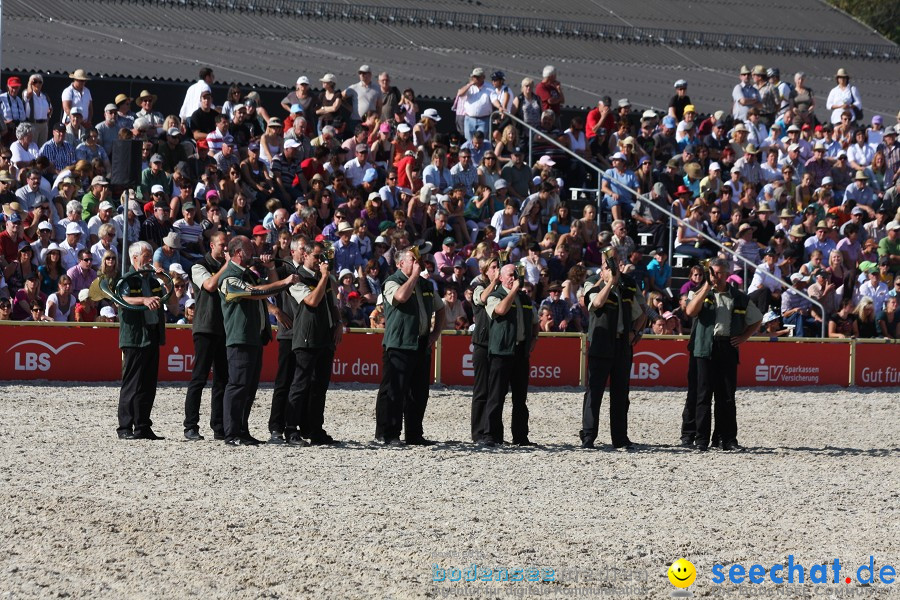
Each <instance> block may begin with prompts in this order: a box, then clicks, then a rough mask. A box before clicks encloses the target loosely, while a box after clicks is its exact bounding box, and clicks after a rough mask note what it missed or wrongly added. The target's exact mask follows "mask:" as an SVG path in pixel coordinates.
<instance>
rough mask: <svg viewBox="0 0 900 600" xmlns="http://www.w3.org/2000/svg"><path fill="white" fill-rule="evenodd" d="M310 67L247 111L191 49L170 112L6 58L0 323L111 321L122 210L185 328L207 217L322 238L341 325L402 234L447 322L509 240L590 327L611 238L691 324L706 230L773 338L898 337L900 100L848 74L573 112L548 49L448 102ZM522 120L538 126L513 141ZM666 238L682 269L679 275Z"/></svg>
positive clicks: (368, 320)
mask: <svg viewBox="0 0 900 600" xmlns="http://www.w3.org/2000/svg"><path fill="white" fill-rule="evenodd" d="M309 75H312V74H309ZM309 75H303V76H301V77H299V78H298V79H297V82H296V87H295V89H294V90H291V91H290V92H289V93H288V94H287V95H286V96H285V97H284V99H283V100H282V101H281V103H280V105H279V106H263V105H262V104H261V102H260V98H259V95H258V94H257V93H255V92H252V91H250V92H249V93H247V91H246V90H242V89H241V88H240V87H239V86H232V87H231V88H230V89H229V90H228V93H227V97H219V98H216V97H214V96H215V95H214V93H213V89H212V87H211V84H213V82H214V81H215V75H214V73H213V71H212V69H209V68H205V69H202V70H201V72H200V77H199V79H198V81H197V82H196V83H194V84H193V85H191V86H190V88H189V89H188V90H187V93H186V95H185V98H184V102H183V105H182V107H181V110H180V111H179V114H177V115H176V114H172V115H163V114H161V113H159V112H157V111H156V110H154V104H155V103H156V101H157V97H156V95H154V94H153V93H152V92H151V91H149V90H145V91H143V92H141V94H140V95H139V96H138V97H137V98H135V99H133V98H130V97H128V96H127V95H126V94H118V95H117V96H115V97H114V98H104V99H98V102H96V103H95V102H94V99H93V97H92V95H91V92H90V77H89V76H88V74H86V73H85V72H84V71H82V70H80V69H79V70H76V71H75V72H73V73H71V75H70V78H71V85H70V86H69V87H67V88H66V89H65V90H64V92H63V93H62V96H61V98H50V97H47V95H46V94H44V93H42V85H43V81H42V78H41V76H40V75H39V74H35V75H32V76H31V77H29V78H28V79H27V82H23V80H22V78H19V77H16V76H13V77H9V78H8V80H7V81H6V92H5V93H3V94H2V95H0V114H2V121H3V123H2V125H0V132H2V146H0V204H2V209H3V223H2V229H3V231H2V233H0V320H14V321H15V320H18V321H28V320H35V321H42V320H53V321H80V322H93V321H115V320H116V309H115V305H114V304H113V303H111V302H110V301H109V300H108V299H106V298H104V297H103V295H102V294H97V293H96V281H95V280H97V281H99V279H98V278H108V279H110V280H115V279H116V277H117V276H118V273H119V272H120V270H121V267H120V265H119V264H118V263H119V261H120V260H122V259H123V258H124V257H122V256H121V251H120V245H121V239H122V236H123V233H124V232H125V230H126V229H127V238H128V240H129V241H134V240H138V239H140V240H145V241H147V242H149V243H150V244H151V245H152V247H153V248H154V255H153V262H154V265H155V266H156V267H158V268H161V269H164V270H166V271H168V273H169V274H170V275H171V276H172V280H173V282H174V290H173V293H172V295H171V296H170V298H169V300H168V302H167V305H166V310H167V315H168V320H169V321H170V322H172V323H191V321H192V318H193V300H192V295H193V293H194V291H193V290H192V286H191V285H190V279H189V275H188V274H189V273H190V272H191V266H192V265H193V263H194V262H195V261H197V260H198V259H199V258H200V257H202V256H203V254H204V253H205V252H207V251H208V250H209V246H208V243H207V241H208V239H209V237H210V236H211V235H212V234H214V233H216V232H220V231H224V232H227V233H233V234H243V235H247V236H249V237H250V238H251V239H252V241H253V244H254V248H255V250H256V251H257V252H258V253H259V254H268V253H272V254H274V255H276V256H278V257H280V258H284V259H287V260H290V243H291V240H292V239H293V238H294V237H295V236H298V235H302V236H305V237H307V238H309V239H325V240H329V241H331V242H333V249H334V262H335V264H334V273H335V274H336V276H337V279H338V282H339V284H340V287H339V293H338V302H339V304H340V309H341V312H342V315H343V318H344V321H345V325H346V326H348V327H374V328H378V327H383V324H384V315H383V310H382V308H381V307H380V293H381V290H382V282H383V281H384V279H385V277H387V276H388V275H390V274H391V273H392V272H393V271H394V270H395V268H396V267H395V263H394V257H395V256H396V255H397V253H398V251H400V250H402V249H403V248H406V247H408V246H410V245H413V244H414V245H417V246H418V247H419V249H420V252H421V254H422V255H423V256H424V257H425V261H426V270H425V271H424V272H423V275H422V276H423V277H425V278H427V279H429V280H430V281H431V282H432V284H433V286H434V288H435V291H436V293H439V294H440V295H441V297H442V298H443V300H444V304H445V307H446V311H447V323H448V325H449V324H452V326H453V327H454V328H456V329H458V330H467V329H469V327H470V326H471V325H472V307H471V300H472V298H471V296H472V292H471V289H470V282H471V281H472V279H473V278H474V277H476V276H477V275H478V274H479V261H480V260H481V259H484V258H487V257H491V256H493V255H496V254H498V253H500V255H501V256H502V259H503V261H508V262H513V263H520V264H522V265H524V267H525V275H524V277H525V289H526V290H527V291H528V293H529V294H530V295H531V296H532V297H533V298H534V299H535V300H536V305H538V306H539V307H540V308H539V319H540V327H541V329H542V330H543V331H570V332H581V331H585V330H586V327H587V313H586V310H585V307H584V301H583V298H582V288H583V284H584V282H585V280H586V279H587V278H588V277H589V276H591V275H592V274H593V273H595V272H596V271H597V270H598V268H599V266H600V264H601V262H602V261H603V260H604V251H606V250H607V249H609V248H612V249H614V250H615V256H616V257H617V260H618V262H619V265H620V269H622V270H623V271H626V272H630V273H631V274H632V275H633V276H634V277H635V278H636V280H637V281H638V282H639V284H640V286H641V288H642V291H643V293H644V294H645V296H646V298H647V306H648V311H649V312H650V320H649V328H648V331H647V332H648V333H654V334H678V333H688V332H689V331H690V327H691V322H690V321H691V320H690V319H689V318H687V317H686V315H685V301H686V298H687V295H688V294H689V293H690V292H691V291H692V290H693V289H696V288H697V287H698V286H699V284H700V282H702V281H703V278H704V277H705V270H704V267H703V264H702V261H703V259H707V258H712V257H715V256H717V255H719V254H720V253H721V252H722V251H721V250H720V248H719V247H718V246H716V245H715V244H713V243H711V242H710V241H709V238H712V239H715V240H717V241H719V242H720V243H722V244H723V245H725V246H727V247H730V248H732V249H734V251H735V252H736V253H737V254H738V255H739V256H741V257H743V258H745V259H747V260H749V261H750V262H751V263H752V264H753V265H755V267H748V266H746V265H745V263H744V262H743V261H740V260H738V259H734V260H735V262H734V266H735V272H734V275H733V276H732V277H733V281H734V282H735V284H736V285H738V286H741V287H743V288H745V289H746V290H747V291H748V292H749V294H750V296H751V298H752V300H753V302H754V303H756V304H757V306H758V307H759V308H760V310H761V311H762V312H763V313H764V314H765V315H766V317H765V320H764V322H765V325H764V328H765V330H766V332H767V335H772V336H779V335H789V334H792V335H802V336H818V335H820V331H821V328H822V323H823V322H824V323H825V324H826V327H825V330H826V335H828V336H830V337H850V336H858V337H886V338H896V337H898V335H900V329H898V324H900V311H898V306H897V303H898V293H900V220H898V219H900V215H898V207H900V201H898V189H897V187H896V184H897V180H898V177H900V142H898V140H897V133H898V130H900V114H898V115H897V123H895V124H892V125H890V124H887V123H885V122H884V121H885V120H884V119H883V118H882V116H880V115H875V116H871V117H866V116H864V111H863V101H864V90H862V91H861V90H859V89H858V88H857V87H856V86H855V85H854V84H853V83H852V80H851V77H850V74H849V73H847V72H846V71H845V70H844V69H840V70H838V72H837V73H836V76H835V85H834V88H833V89H831V90H830V91H827V93H826V92H825V91H824V90H812V89H810V88H809V87H808V86H807V84H806V80H805V76H804V74H803V73H797V74H796V75H795V76H794V77H793V84H791V83H789V82H786V81H783V80H782V79H781V77H780V73H779V71H778V69H777V68H768V69H767V68H765V67H763V66H761V65H757V66H755V67H753V68H748V67H741V68H740V69H739V71H738V73H737V74H736V77H737V79H738V81H737V82H736V84H735V87H734V92H733V95H732V98H722V99H721V102H720V103H719V104H718V105H716V106H698V105H696V104H695V103H694V102H692V100H691V98H690V95H689V82H687V81H685V80H683V79H679V80H678V81H676V82H674V92H673V94H672V96H671V99H670V100H669V102H668V111H667V112H666V113H663V114H660V113H658V112H656V111H653V110H646V111H636V110H634V109H633V107H632V106H631V103H630V102H629V101H628V100H627V99H618V100H616V101H614V100H613V99H612V98H611V97H610V96H607V95H604V96H602V97H601V98H600V100H599V101H598V103H597V106H596V108H593V109H592V110H590V111H588V112H587V113H586V114H575V115H573V116H567V117H563V112H564V108H565V94H564V89H565V86H564V84H563V83H561V76H558V74H557V71H556V69H555V68H554V67H551V66H548V67H546V68H545V69H544V71H543V73H542V77H541V78H540V79H531V78H525V79H523V80H522V81H521V82H515V83H513V82H509V83H508V82H507V81H506V77H505V75H504V73H502V72H500V71H496V72H494V73H492V74H486V73H485V71H484V70H483V69H481V68H475V69H474V70H472V72H471V74H470V76H469V78H468V79H467V80H466V81H465V82H464V83H463V82H461V84H462V85H461V87H459V88H458V89H457V90H453V91H454V92H455V95H456V99H455V102H454V103H453V107H452V110H453V113H452V114H444V115H441V114H440V113H439V112H438V111H437V110H436V109H434V108H429V109H426V110H420V107H419V104H418V103H417V99H416V95H415V92H414V91H413V90H412V89H408V88H407V89H402V90H401V89H400V88H399V87H397V86H395V85H394V83H393V82H392V80H391V76H390V75H389V74H388V73H387V72H382V73H380V74H377V75H376V74H375V73H374V72H373V70H372V69H371V68H370V67H369V66H368V65H363V66H361V67H360V68H359V72H358V81H356V82H349V81H348V82H338V80H337V78H336V77H335V76H334V75H333V74H330V73H327V74H324V75H323V76H322V77H321V78H319V80H318V82H317V85H315V86H314V83H313V82H312V81H311V80H310V77H309ZM340 83H343V84H344V85H345V87H344V88H343V89H341V85H340ZM23 88H24V89H23ZM135 104H136V105H137V106H135ZM101 107H102V110H101ZM566 113H567V114H568V111H566ZM510 116H512V117H515V119H513V118H510ZM442 121H443V122H442ZM520 121H521V122H524V123H527V124H528V125H529V126H531V127H533V128H534V129H535V130H536V131H537V132H539V133H538V134H537V135H535V136H534V137H533V138H532V139H531V141H530V143H529V130H527V129H526V128H525V127H522V126H521V125H520V123H519V122H520ZM131 139H133V140H140V142H141V144H142V156H141V160H142V168H143V171H142V173H141V176H140V185H139V186H137V188H136V189H125V188H123V187H121V186H116V185H112V183H111V181H110V175H111V166H112V162H113V161H114V160H115V157H114V149H115V147H116V144H115V142H116V141H117V140H131ZM549 140H553V141H555V142H558V143H559V144H561V145H562V146H564V147H565V148H568V149H569V150H571V151H572V152H574V153H575V155H577V156H578V157H580V158H582V159H584V161H587V163H589V164H591V165H594V166H596V167H597V168H598V169H600V171H601V172H602V173H603V176H602V178H601V180H600V181H598V178H597V175H596V171H595V169H593V168H590V167H588V166H587V165H586V164H585V163H584V162H582V161H580V160H576V159H574V158H572V157H571V156H570V155H569V154H568V153H566V152H563V151H561V150H560V149H559V148H558V147H557V146H556V145H554V144H552V143H550V141H549ZM576 188H579V189H581V188H583V189H594V190H599V192H598V194H597V196H596V203H593V202H588V203H587V204H585V203H583V202H582V203H579V204H577V206H576V205H575V204H574V203H572V202H570V201H569V200H567V199H568V198H570V197H571V194H570V191H571V190H572V189H576ZM660 206H661V207H664V208H666V209H668V210H670V211H671V212H673V213H675V214H676V215H677V217H679V219H678V220H677V221H673V220H671V219H670V217H669V216H667V215H666V214H664V213H663V212H662V211H660V210H659V207H660ZM670 240H671V247H673V248H674V251H673V252H672V254H673V255H672V256H670V252H669V247H670ZM723 256H728V257H729V258H731V255H725V254H723ZM675 258H678V260H679V261H681V260H683V259H686V260H687V262H686V263H685V264H693V265H694V266H693V267H692V268H691V271H690V274H689V276H688V277H687V278H686V280H684V281H683V284H682V281H681V280H678V279H674V280H673V261H674V259H675ZM773 276H774V277H773ZM776 277H777V278H779V279H782V280H785V281H786V282H788V283H790V286H789V287H785V286H784V285H783V284H782V283H781V282H780V281H778V280H777V279H776ZM92 284H93V285H94V287H95V289H94V290H92ZM802 292H806V293H807V294H808V295H809V296H811V297H812V298H814V299H816V300H817V301H818V303H819V304H821V305H822V306H823V307H824V310H823V309H822V308H820V307H819V306H818V305H817V304H813V303H811V302H810V301H809V300H808V299H807V298H806V296H805V295H804V294H803V293H802Z"/></svg>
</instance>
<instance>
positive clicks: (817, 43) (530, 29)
mask: <svg viewBox="0 0 900 600" xmlns="http://www.w3.org/2000/svg"><path fill="white" fill-rule="evenodd" d="M108 1H110V2H111V3H112V2H114V3H115V4H125V3H130V4H142V5H146V4H152V5H159V6H170V7H183V8H200V9H208V10H232V11H233V10H237V11H243V12H260V13H274V14H278V15H285V16H294V17H300V18H306V19H323V20H343V21H356V22H379V23H389V24H395V25H412V26H424V27H438V28H448V29H461V30H474V31H485V32H497V33H513V34H525V35H540V36H547V37H578V38H582V39H593V40H598V41H603V40H609V41H614V42H619V43H633V44H650V45H659V44H666V45H669V46H682V47H692V48H709V49H720V50H741V51H745V52H775V53H779V54H803V55H818V56H827V57H831V58H854V59H861V60H897V59H900V48H898V47H897V46H895V45H890V44H871V43H861V42H836V41H832V40H829V39H828V36H822V39H799V38H783V37H775V36H764V35H748V34H735V33H729V32H721V31H711V32H703V31H688V30H684V29H667V28H659V27H633V26H630V25H620V24H613V23H585V22H582V21H566V20H562V19H542V18H538V17H521V16H514V15H497V14H486V13H478V12H476V11H468V12H462V11H451V10H429V9H425V8H409V7H405V8H401V7H393V6H385V5H366V4H349V3H348V4H344V3H338V2H308V1H305V0H108Z"/></svg>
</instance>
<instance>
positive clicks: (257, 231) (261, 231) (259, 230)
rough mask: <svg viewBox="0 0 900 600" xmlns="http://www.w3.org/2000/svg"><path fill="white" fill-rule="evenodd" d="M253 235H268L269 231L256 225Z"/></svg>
mask: <svg viewBox="0 0 900 600" xmlns="http://www.w3.org/2000/svg"><path fill="white" fill-rule="evenodd" d="M253 235H269V230H268V229H266V228H265V227H263V226H262V225H257V226H256V227H254V228H253Z"/></svg>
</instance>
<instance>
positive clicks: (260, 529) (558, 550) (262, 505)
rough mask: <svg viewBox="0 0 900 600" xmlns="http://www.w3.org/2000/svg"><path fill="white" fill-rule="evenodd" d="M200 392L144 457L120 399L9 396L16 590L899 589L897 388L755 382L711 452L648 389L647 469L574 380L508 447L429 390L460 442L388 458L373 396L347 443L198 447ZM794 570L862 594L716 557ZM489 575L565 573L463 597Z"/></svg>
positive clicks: (877, 593)
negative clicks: (756, 575)
mask: <svg viewBox="0 0 900 600" xmlns="http://www.w3.org/2000/svg"><path fill="white" fill-rule="evenodd" d="M184 392H185V388H184V387H182V386H168V387H162V388H161V389H160V392H159V394H158V397H157V403H156V406H155V408H154V411H153V416H154V420H155V424H154V429H155V430H156V432H157V433H159V434H161V435H165V436H166V437H167V439H166V440H165V441H158V442H149V441H132V442H125V441H119V440H118V439H116V437H115V427H116V421H115V415H116V402H117V394H118V388H117V387H105V386H79V385H72V386H65V387H62V386H59V385H20V384H5V385H3V386H0V506H2V507H3V508H2V514H3V516H2V519H0V597H12V598H26V597H38V598H50V597H74V598H96V597H105V598H183V597H200V598H226V597H227V598H328V599H330V598H335V599H344V598H379V599H387V598H441V597H455V598H462V597H472V598H509V597H535V598H547V597H558V598H571V597H578V598H585V597H593V598H609V597H619V598H666V597H668V596H669V594H670V593H671V592H673V591H675V588H674V587H672V586H671V585H670V583H669V580H668V579H667V577H666V569H667V568H668V565H669V564H670V563H671V562H672V561H674V560H675V559H677V558H679V557H682V556H684V557H686V558H687V559H688V560H690V561H692V562H693V563H694V565H695V566H696V567H697V570H698V573H699V574H698V577H697V582H696V583H695V584H694V585H693V587H692V588H691V590H692V591H693V592H694V594H695V596H698V597H735V598H737V597H745V596H743V595H741V594H747V593H755V594H757V596H755V597H778V598H785V597H790V598H806V597H816V598H823V597H835V598H838V597H847V596H846V594H848V593H850V592H853V593H855V594H856V595H854V596H852V597H865V598H890V597H893V598H897V597H900V587H898V586H900V582H897V583H894V584H893V585H890V586H889V585H883V584H877V585H873V586H871V587H862V586H860V585H858V584H857V581H856V572H855V569H856V567H857V566H858V565H860V564H863V563H867V562H868V560H869V556H874V560H875V570H876V572H877V571H878V569H879V568H880V566H881V565H883V564H885V563H887V564H892V565H893V566H894V567H895V568H896V569H897V570H898V571H900V493H898V490H900V475H898V465H900V461H898V457H900V413H898V402H897V400H898V397H900V396H898V390H897V389H896V388H895V389H892V390H886V391H847V390H843V389H840V390H839V389H815V390H814V389H792V390H789V391H786V390H760V391H753V392H750V391H746V390H740V391H739V405H738V423H739V427H740V435H739V439H740V441H741V443H742V444H744V445H745V446H746V447H747V449H746V451H744V452H742V453H724V452H721V451H710V452H709V453H705V454H700V453H696V452H692V451H689V450H684V449H682V448H680V447H678V445H677V442H678V427H679V424H680V414H681V404H682V400H683V392H680V391H652V392H649V391H636V392H633V393H632V404H631V427H630V437H631V438H632V439H633V440H634V441H635V442H638V443H641V444H642V446H641V447H640V448H639V450H638V451H636V452H632V453H625V452H618V451H613V450H612V449H611V448H610V447H609V446H606V447H605V448H603V447H601V449H599V450H595V451H585V450H581V449H580V448H578V436H577V433H578V429H579V426H580V407H581V394H580V392H579V390H577V389H572V388H565V389H562V388H561V389H557V390H554V391H542V392H533V393H532V394H531V395H530V401H529V407H530V410H531V438H532V439H533V440H534V441H536V442H538V443H539V444H541V446H540V447H538V448H515V447H503V448H498V449H493V450H479V449H475V447H474V446H472V445H471V444H466V443H462V442H459V441H456V442H454V441H446V440H466V439H468V432H469V425H468V415H469V404H468V393H469V392H468V390H464V389H448V388H436V389H434V390H432V395H431V402H430V405H429V409H428V413H427V414H426V422H425V428H426V429H425V431H426V435H427V436H428V437H431V438H435V439H438V440H444V441H446V442H445V443H442V444H440V445H438V446H434V447H430V448H418V447H417V448H412V447H410V448H392V449H374V448H371V447H369V445H368V440H370V439H371V437H372V434H373V430H374V417H373V413H374V397H375V390H374V389H373V388H372V387H371V386H347V385H344V386H340V387H337V386H335V387H333V388H332V390H331V391H330V392H329V396H328V408H327V412H326V423H325V426H326V429H327V430H328V431H329V433H331V434H332V435H333V436H335V437H336V438H338V439H341V440H345V441H346V443H345V444H344V445H343V446H341V447H335V448H322V447H316V448H299V449H298V448H289V447H276V446H262V447H258V448H226V447H224V446H223V445H222V444H221V442H214V441H212V440H211V437H212V436H211V433H210V432H209V430H208V428H205V429H206V430H205V431H202V432H201V433H204V434H205V435H207V436H208V439H207V440H206V441H203V442H196V443H189V442H185V441H183V438H182V435H181V434H182V428H181V420H182V418H183V398H184ZM208 393H209V392H208V390H207V392H206V394H205V397H204V405H203V409H202V410H203V413H202V415H201V418H202V419H208V415H209V413H208V411H209V407H208ZM270 397H271V388H264V389H262V390H261V391H260V394H259V399H260V400H259V402H258V403H257V405H256V407H255V408H254V411H253V414H252V420H251V430H252V431H253V433H255V435H256V436H257V437H263V436H264V433H265V429H266V422H267V419H268V412H269V398H270ZM605 409H606V402H604V410H605ZM508 411H509V409H508V407H507V414H506V416H505V421H504V422H505V423H506V426H507V428H508V427H509V413H508ZM601 414H602V413H601ZM604 418H605V417H604ZM598 441H604V442H607V443H608V430H607V431H605V432H604V435H602V436H601V439H600V440H598ZM788 555H793V556H794V561H795V562H796V563H800V564H804V565H807V569H808V568H809V566H811V565H814V564H816V563H822V562H828V563H829V564H830V563H832V562H833V559H835V558H838V559H840V560H841V563H842V564H843V565H844V566H845V571H843V572H842V578H843V574H844V573H846V572H847V571H846V567H847V566H850V567H852V568H851V570H850V572H849V573H850V574H851V575H852V576H853V579H854V581H853V582H852V583H851V584H849V585H847V584H844V583H840V584H829V585H819V586H816V585H811V584H809V582H807V583H806V584H804V585H793V586H790V585H787V584H786V585H783V586H775V585H774V584H772V583H767V584H763V585H751V584H749V583H744V584H742V585H736V584H728V583H726V584H724V585H714V584H713V583H712V582H711V576H712V574H711V569H712V568H713V566H714V565H715V564H717V563H718V564H723V565H725V569H726V571H727V569H728V568H729V566H730V565H731V564H733V563H740V564H742V565H744V566H745V567H746V568H748V569H749V567H750V565H752V564H754V563H760V564H762V565H764V566H766V568H767V569H768V568H769V567H770V566H771V565H774V564H785V563H786V561H787V560H788ZM472 564H475V565H477V568H478V572H477V574H478V575H479V576H481V577H486V575H487V571H486V570H488V569H491V570H499V569H503V568H507V569H509V571H508V573H509V574H510V576H515V574H516V571H515V569H516V568H521V569H524V570H525V571H524V574H525V575H527V576H531V577H534V576H535V575H536V576H537V577H539V578H545V579H551V578H552V579H553V581H552V582H545V583H530V582H513V581H510V582H506V583H493V582H485V581H475V582H472V583H468V584H466V583H465V581H463V582H459V583H450V582H449V581H448V580H449V579H450V578H451V577H458V576H462V577H463V578H465V577H466V576H467V575H468V573H467V572H466V570H467V569H471V566H472ZM535 568H536V569H538V571H536V572H535V571H533V569H535ZM454 569H457V570H460V571H461V573H460V572H454ZM497 573H498V574H499V572H497ZM442 575H443V576H444V577H446V580H445V581H435V579H440V577H441V576H442ZM491 576H492V577H493V576H495V574H494V572H493V571H492V573H491ZM762 594H769V595H768V596H762ZM813 595H814V596H813Z"/></svg>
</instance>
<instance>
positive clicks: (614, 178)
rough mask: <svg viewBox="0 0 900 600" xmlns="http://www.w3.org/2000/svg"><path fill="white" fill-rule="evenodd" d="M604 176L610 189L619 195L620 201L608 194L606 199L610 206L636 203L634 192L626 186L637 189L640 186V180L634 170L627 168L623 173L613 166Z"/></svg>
mask: <svg viewBox="0 0 900 600" xmlns="http://www.w3.org/2000/svg"><path fill="white" fill-rule="evenodd" d="M603 176H604V178H605V179H606V180H607V183H608V185H609V189H610V190H612V192H613V193H614V194H618V195H619V200H618V202H617V201H615V200H613V198H612V196H606V201H607V203H608V204H609V205H610V206H616V205H618V204H627V205H631V204H633V203H634V194H632V193H631V192H630V191H628V190H627V189H626V186H627V187H629V188H631V189H637V187H638V180H637V177H635V175H634V171H629V170H628V169H626V170H625V171H624V172H623V173H619V172H618V171H617V170H616V169H614V168H613V169H607V170H606V172H605V173H604V174H603Z"/></svg>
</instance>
